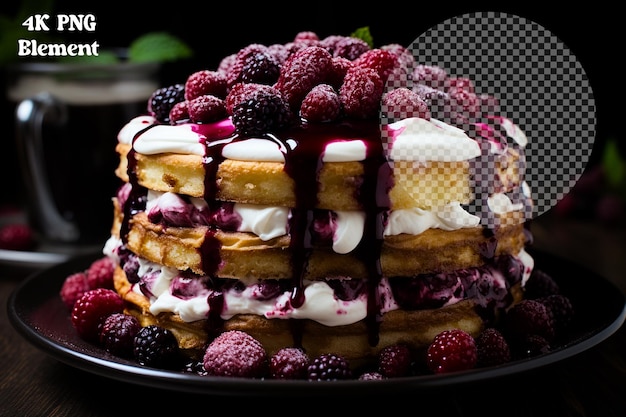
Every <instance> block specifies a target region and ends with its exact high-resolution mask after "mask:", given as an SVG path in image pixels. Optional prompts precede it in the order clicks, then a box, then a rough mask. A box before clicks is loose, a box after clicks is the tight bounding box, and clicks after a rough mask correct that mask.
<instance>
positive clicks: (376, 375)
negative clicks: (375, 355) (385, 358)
mask: <svg viewBox="0 0 626 417" xmlns="http://www.w3.org/2000/svg"><path fill="white" fill-rule="evenodd" d="M382 379H385V377H384V376H383V375H382V374H381V373H380V372H376V371H371V372H364V373H362V374H361V375H359V378H358V380H359V381H380V380H382Z"/></svg>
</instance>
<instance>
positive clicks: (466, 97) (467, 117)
mask: <svg viewBox="0 0 626 417" xmlns="http://www.w3.org/2000/svg"><path fill="white" fill-rule="evenodd" d="M447 92H448V97H450V104H451V105H452V108H451V112H452V113H451V118H452V121H453V123H455V124H457V125H462V124H464V123H471V122H472V121H474V120H476V119H477V118H478V117H480V100H479V98H478V96H477V95H476V94H475V93H474V92H472V91H470V90H467V89H463V88H451V89H449V90H447Z"/></svg>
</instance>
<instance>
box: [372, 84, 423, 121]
mask: <svg viewBox="0 0 626 417" xmlns="http://www.w3.org/2000/svg"><path fill="white" fill-rule="evenodd" d="M382 105H383V110H384V111H385V112H386V114H387V116H388V117H391V118H394V119H395V118H406V117H420V118H422V119H426V120H430V110H429V109H428V104H426V102H425V101H424V100H423V99H422V98H421V97H420V96H419V95H418V94H417V93H416V92H414V91H413V90H409V89H408V88H406V87H400V88H395V89H393V90H390V91H388V92H386V93H385V94H384V95H383V101H382Z"/></svg>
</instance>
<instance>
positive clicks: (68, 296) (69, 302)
mask: <svg viewBox="0 0 626 417" xmlns="http://www.w3.org/2000/svg"><path fill="white" fill-rule="evenodd" d="M90 289H91V288H90V287H89V283H88V282H87V274H86V273H85V272H82V271H81V272H76V273H74V274H71V275H69V276H68V277H66V278H65V280H64V281H63V285H62V286H61V291H60V295H61V300H62V301H63V303H64V304H65V305H66V306H67V308H68V310H71V309H72V308H73V307H74V303H75V302H76V300H78V299H79V298H80V297H82V296H83V294H85V293H86V292H87V291H89V290H90Z"/></svg>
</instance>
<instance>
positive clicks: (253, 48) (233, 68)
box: [226, 43, 268, 88]
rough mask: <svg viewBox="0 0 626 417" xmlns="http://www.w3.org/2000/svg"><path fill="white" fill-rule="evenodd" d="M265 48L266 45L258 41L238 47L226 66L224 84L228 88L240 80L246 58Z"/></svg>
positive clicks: (263, 50)
mask: <svg viewBox="0 0 626 417" xmlns="http://www.w3.org/2000/svg"><path fill="white" fill-rule="evenodd" d="M267 50H268V48H267V46H265V45H262V44H260V43H252V44H250V45H248V46H246V47H245V48H242V49H240V50H239V51H238V52H237V53H236V54H235V56H234V58H233V60H232V62H231V63H230V65H229V66H228V72H227V73H226V86H227V87H228V88H230V87H232V86H233V85H235V84H237V83H240V82H242V81H243V80H242V79H241V72H242V70H243V67H244V65H246V62H247V61H248V59H249V58H250V57H251V56H253V55H255V54H257V53H265V52H267Z"/></svg>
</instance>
